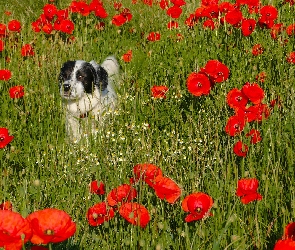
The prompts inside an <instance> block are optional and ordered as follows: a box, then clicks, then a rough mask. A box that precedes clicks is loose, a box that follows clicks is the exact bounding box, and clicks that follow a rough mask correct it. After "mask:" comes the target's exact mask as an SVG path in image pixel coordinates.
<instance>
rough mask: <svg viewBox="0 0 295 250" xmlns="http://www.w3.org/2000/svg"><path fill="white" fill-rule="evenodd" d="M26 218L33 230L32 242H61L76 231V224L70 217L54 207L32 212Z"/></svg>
mask: <svg viewBox="0 0 295 250" xmlns="http://www.w3.org/2000/svg"><path fill="white" fill-rule="evenodd" d="M27 220H28V221H29V222H30V225H31V228H32V231H33V236H32V238H31V242H32V243H33V244H44V245H46V244H48V243H50V242H52V243H57V242H62V241H64V240H66V239H68V238H69V237H71V236H73V235H74V233H75V232H76V224H75V222H73V221H72V219H71V217H70V216H69V215H68V214H67V213H66V212H65V211H63V210H59V209H55V208H47V209H44V210H39V211H36V212H33V213H31V214H30V215H29V216H28V217H27Z"/></svg>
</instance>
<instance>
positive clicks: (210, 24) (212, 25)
mask: <svg viewBox="0 0 295 250" xmlns="http://www.w3.org/2000/svg"><path fill="white" fill-rule="evenodd" d="M203 28H209V29H210V30H214V29H215V23H214V21H213V20H212V19H207V20H205V21H204V22H203Z"/></svg>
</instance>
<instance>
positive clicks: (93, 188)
mask: <svg viewBox="0 0 295 250" xmlns="http://www.w3.org/2000/svg"><path fill="white" fill-rule="evenodd" d="M90 193H94V194H97V195H103V194H105V186H104V183H103V182H100V183H99V185H98V181H97V180H94V181H92V182H91V183H90Z"/></svg>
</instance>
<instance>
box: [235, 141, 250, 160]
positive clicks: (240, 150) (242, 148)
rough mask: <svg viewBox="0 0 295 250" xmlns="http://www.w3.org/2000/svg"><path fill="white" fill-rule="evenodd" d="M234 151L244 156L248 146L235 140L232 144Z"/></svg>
mask: <svg viewBox="0 0 295 250" xmlns="http://www.w3.org/2000/svg"><path fill="white" fill-rule="evenodd" d="M234 153H235V154H236V155H237V156H241V157H246V156H247V153H248V146H247V145H246V144H244V143H243V142H241V141H237V142H236V143H235V145H234Z"/></svg>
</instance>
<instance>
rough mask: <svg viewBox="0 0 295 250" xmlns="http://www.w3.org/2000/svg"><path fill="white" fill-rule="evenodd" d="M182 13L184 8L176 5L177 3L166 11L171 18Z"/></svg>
mask: <svg viewBox="0 0 295 250" xmlns="http://www.w3.org/2000/svg"><path fill="white" fill-rule="evenodd" d="M181 13H182V9H181V8H180V7H179V6H175V5H174V6H172V7H170V8H169V9H168V10H167V12H166V14H167V15H168V16H170V17H171V18H179V17H180V15H181Z"/></svg>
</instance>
